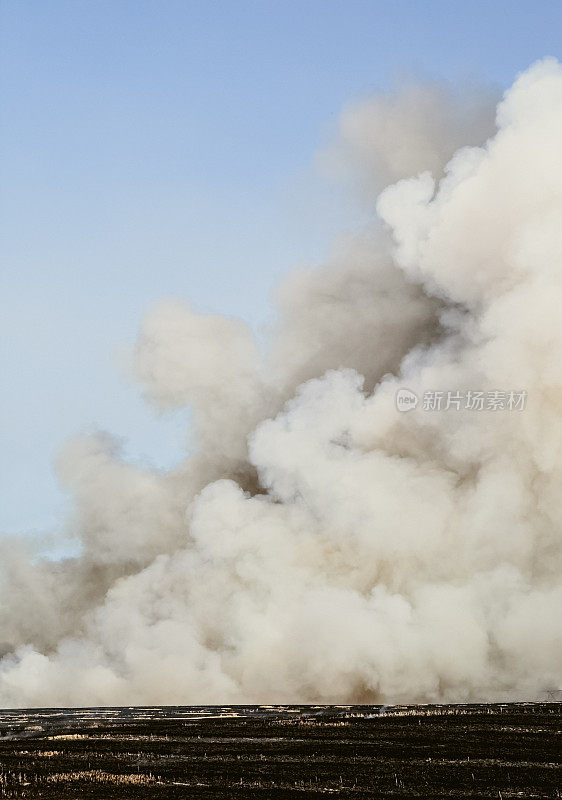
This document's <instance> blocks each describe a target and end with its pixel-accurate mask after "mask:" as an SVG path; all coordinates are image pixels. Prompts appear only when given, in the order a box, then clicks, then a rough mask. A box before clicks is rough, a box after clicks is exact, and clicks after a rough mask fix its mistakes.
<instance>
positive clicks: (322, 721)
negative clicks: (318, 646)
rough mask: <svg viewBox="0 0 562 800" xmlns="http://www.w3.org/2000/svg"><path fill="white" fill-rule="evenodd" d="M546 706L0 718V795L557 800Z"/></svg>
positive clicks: (556, 735) (552, 717) (197, 710)
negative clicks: (553, 799) (533, 799)
mask: <svg viewBox="0 0 562 800" xmlns="http://www.w3.org/2000/svg"><path fill="white" fill-rule="evenodd" d="M560 712H561V706H560V704H559V703H540V704H527V703H522V704H504V705H461V706H393V707H390V708H384V707H380V706H318V707H316V706H275V707H273V706H267V707H264V706H245V707H242V706H234V707H214V706H212V707H209V706H207V707H185V708H183V707H168V708H162V707H158V708H119V709H80V710H73V709H57V710H53V709H47V710H33V711H5V712H0V798H39V797H41V798H48V799H49V800H55V798H57V800H63V799H64V798H69V800H70V798H72V800H78V798H96V800H105V799H106V798H146V800H148V799H150V800H155V799H156V798H177V799H179V798H182V799H185V798H193V799H194V800H195V799H199V798H201V800H202V799H203V798H207V799H209V798H225V799H226V798H239V799H240V800H242V799H243V800H246V799H247V800H254V798H255V800H258V798H260V800H266V798H279V800H286V799H288V798H302V797H309V798H314V797H318V798H319V797H325V796H326V795H334V796H337V797H339V798H386V797H389V798H406V797H408V798H413V797H420V798H427V799H428V800H429V798H431V800H437V798H449V797H451V798H453V797H454V798H502V799H506V798H514V797H517V798H559V797H560V794H559V789H560V786H561V772H560V721H561V713H560Z"/></svg>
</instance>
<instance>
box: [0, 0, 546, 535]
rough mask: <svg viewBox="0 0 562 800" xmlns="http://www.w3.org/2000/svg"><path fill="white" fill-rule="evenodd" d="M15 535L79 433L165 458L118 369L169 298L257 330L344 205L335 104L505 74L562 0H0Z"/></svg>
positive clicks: (169, 454) (6, 344) (535, 42)
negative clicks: (286, 275) (332, 173)
mask: <svg viewBox="0 0 562 800" xmlns="http://www.w3.org/2000/svg"><path fill="white" fill-rule="evenodd" d="M0 29H1V31H0V36H1V41H0V50H1V52H0V70H1V71H0V91H1V95H2V109H1V118H2V130H1V134H0V148H1V150H0V159H1V174H2V197H1V264H2V267H1V272H2V274H1V312H2V316H1V322H0V330H1V333H0V335H1V378H2V390H1V395H0V398H1V400H0V414H1V425H2V444H1V448H0V459H1V462H2V466H1V485H2V490H1V491H2V497H1V508H0V530H2V531H4V532H20V531H21V532H23V531H28V530H33V529H49V528H51V527H52V526H53V525H55V524H56V523H57V521H58V520H60V518H61V516H62V513H63V506H64V501H63V498H62V496H61V495H60V494H59V492H58V490H57V487H56V482H55V479H54V476H53V472H52V466H51V462H52V457H53V454H54V452H55V451H56V449H57V447H58V446H59V445H60V444H61V443H62V441H63V440H64V439H65V437H67V436H68V435H70V434H71V433H72V432H74V431H76V430H80V429H92V428H93V427H102V428H104V429H109V430H111V431H112V432H114V433H117V434H119V435H122V436H124V437H125V439H126V440H127V442H128V445H127V452H128V454H129V456H130V457H131V458H133V459H142V460H144V461H145V462H147V463H148V462H151V461H152V462H153V463H155V464H157V465H159V466H166V465H169V464H172V463H174V461H175V460H177V459H178V458H179V456H180V453H181V430H182V427H183V426H184V425H185V419H178V418H177V417H172V418H167V419H159V420H158V419H155V418H154V417H153V416H152V415H151V412H150V411H149V410H148V409H147V408H145V406H144V404H143V403H142V402H141V400H140V398H139V392H138V390H137V389H136V388H134V387H130V386H127V385H126V383H125V382H124V381H123V378H122V377H121V375H120V373H119V371H118V369H117V368H116V365H115V357H114V349H115V345H116V344H118V343H119V342H127V341H129V342H130V341H132V340H133V339H134V336H135V332H136V330H137V327H138V324H139V322H140V320H141V318H142V315H143V313H144V311H145V310H146V309H147V308H148V307H150V305H151V304H152V303H153V302H155V301H156V300H158V299H159V298H160V297H162V296H165V295H170V294H174V295H182V296H186V297H189V298H190V299H191V300H192V302H193V304H194V305H195V307H196V308H197V309H200V310H205V311H206V310H209V311H217V312H224V313H228V314H235V315H238V316H242V317H244V318H246V319H248V320H249V321H250V322H251V323H252V324H254V325H256V326H258V325H259V324H260V323H261V322H263V321H264V320H265V319H266V318H267V316H268V313H270V312H269V307H268V294H269V292H270V290H271V288H272V287H273V286H274V284H275V282H276V280H277V278H278V276H279V274H280V273H281V272H282V271H283V270H285V269H287V268H289V267H291V266H292V265H295V264H298V263H302V262H310V261H316V260H318V259H319V258H320V257H321V254H322V252H323V251H324V249H325V248H326V247H327V246H328V244H329V238H330V235H331V234H332V232H333V230H334V228H335V226H336V224H337V222H338V220H337V219H336V218H337V217H338V213H337V212H336V211H334V208H333V204H332V202H331V199H330V194H329V193H330V191H331V190H330V188H329V187H327V186H324V187H323V188H319V187H318V186H316V184H315V182H314V180H313V179H312V178H311V164H312V161H313V156H314V153H315V151H316V150H317V149H318V148H319V147H322V146H323V145H326V144H327V143H328V142H329V141H330V137H331V135H332V134H333V131H334V129H335V124H336V120H337V117H338V114H339V112H340V111H341V109H342V107H343V106H344V105H346V104H348V103H349V102H351V101H353V100H354V99H358V98H362V97H365V96H367V95H368V94H369V93H371V92H373V91H376V90H378V89H388V88H390V87H391V86H392V84H393V81H394V79H395V77H396V76H397V75H400V74H408V75H420V76H425V77H437V78H446V79H450V80H453V81H454V80H457V79H464V78H467V77H476V78H480V79H484V80H486V81H490V82H493V83H495V84H497V85H499V87H500V88H504V87H505V86H507V85H509V84H510V83H511V81H512V80H513V78H514V76H515V74H516V73H517V72H518V71H519V70H521V69H523V68H525V67H526V66H528V64H530V63H531V62H532V61H534V60H535V59H537V58H539V57H542V56H544V55H554V56H558V57H560V55H561V53H560V50H561V49H562V2H560V0H552V1H551V0H535V1H534V2H522V0H509V1H508V0H488V2H482V1H481V0H473V1H472V2H457V0H448V2H445V1H444V0H423V1H422V0H1V2H0Z"/></svg>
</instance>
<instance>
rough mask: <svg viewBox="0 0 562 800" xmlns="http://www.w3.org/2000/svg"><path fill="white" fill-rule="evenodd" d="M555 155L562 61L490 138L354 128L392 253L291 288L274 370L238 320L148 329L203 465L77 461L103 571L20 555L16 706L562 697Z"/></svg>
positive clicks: (339, 257)
mask: <svg viewBox="0 0 562 800" xmlns="http://www.w3.org/2000/svg"><path fill="white" fill-rule="evenodd" d="M494 116H495V119H496V123H494ZM561 143H562V68H561V67H560V65H559V64H558V63H557V62H556V61H554V60H551V59H548V60H545V61H542V62H539V63H537V64H535V65H534V66H532V67H531V68H530V69H529V70H528V71H527V72H525V73H523V74H522V75H521V76H520V77H519V78H518V79H517V80H516V82H515V84H514V85H513V87H512V88H511V89H510V90H509V91H508V92H507V93H506V94H505V96H504V98H503V99H502V100H501V102H500V103H499V105H498V107H497V114H495V111H494V109H493V107H492V104H491V103H490V99H489V97H488V96H487V95H486V94H482V95H481V96H480V98H478V97H476V96H475V95H474V94H471V95H470V96H469V97H468V98H467V99H466V103H463V99H462V96H461V95H455V94H451V93H450V92H446V91H444V90H443V89H442V88H440V87H431V86H429V87H427V86H426V87H422V88H419V89H417V90H416V89H408V90H407V91H406V93H403V94H398V95H397V96H384V97H379V98H375V99H373V100H372V101H368V102H366V103H363V104H361V105H360V106H358V107H356V108H355V109H351V110H349V111H348V112H346V114H345V115H344V117H343V119H342V126H341V134H340V140H339V142H338V145H337V147H336V150H335V151H332V152H331V154H329V155H328V158H332V159H336V160H337V159H340V160H341V159H344V160H346V163H347V164H351V165H352V166H353V169H354V170H355V171H356V174H357V175H358V183H359V184H360V185H361V190H362V191H363V192H364V193H365V197H367V198H368V199H370V200H372V199H373V198H374V197H375V195H378V200H377V201H376V208H377V214H376V215H375V214H373V223H372V225H371V226H370V229H369V230H367V231H365V232H364V233H363V234H361V235H353V236H351V235H349V236H347V237H342V239H341V240H340V241H339V242H338V244H337V246H336V247H335V248H334V253H333V256H332V258H331V260H330V261H329V263H327V264H326V265H325V266H324V267H323V268H319V269H313V270H309V271H300V272H295V273H294V274H291V275H290V276H289V277H288V278H287V280H286V281H285V282H284V283H283V284H282V286H281V288H280V289H279V291H278V294H277V305H278V309H279V315H278V323H277V325H276V328H275V330H274V331H272V333H271V337H270V341H269V347H268V350H267V353H266V355H265V356H264V355H263V353H262V352H261V348H258V346H257V345H256V342H255V340H254V337H253V335H252V331H251V330H250V328H249V327H248V326H247V325H245V324H244V323H242V322H240V321H237V320H235V319H230V318H224V317H220V316H209V315H199V314H196V313H194V311H193V310H192V309H191V308H190V307H189V305H188V304H187V303H184V302H179V301H178V302H166V303H162V304H161V305H160V306H158V307H157V308H156V309H154V310H153V311H152V312H151V313H150V314H149V315H148V317H147V318H146V319H145V321H144V322H143V324H142V328H141V331H140V334H139V338H138V341H137V343H136V347H135V352H134V358H133V361H134V363H133V370H134V372H135V374H136V376H137V377H138V380H139V382H140V384H141V385H142V387H143V390H144V392H145V394H146V396H147V398H148V399H149V400H150V402H152V403H155V404H156V405H157V406H158V407H160V408H162V409H174V408H182V407H185V406H191V407H192V408H193V426H194V433H193V439H194V442H195V445H196V452H195V454H194V455H193V456H192V457H190V458H188V459H186V461H185V462H184V463H183V464H181V466H180V467H178V468H177V469H175V470H173V471H171V472H169V473H162V472H157V471H151V470H142V469H139V468H137V467H133V466H131V465H129V464H127V463H125V462H124V461H123V460H122V459H121V458H120V452H119V445H118V442H117V441H116V440H115V439H113V438H112V437H110V436H109V435H106V434H100V435H97V436H92V437H86V438H78V439H76V440H74V441H72V442H70V443H69V444H68V445H67V446H66V448H65V449H64V452H63V453H62V455H61V457H60V459H59V461H58V472H59V475H60V480H61V482H62V484H63V485H64V486H65V487H66V488H67V489H68V490H69V491H70V492H71V493H72V495H73V496H74V499H75V512H74V515H73V518H72V519H71V520H70V521H69V530H72V532H73V533H74V534H75V535H76V536H78V537H79V539H80V541H81V545H82V551H81V554H80V556H79V557H77V558H72V559H66V560H63V561H61V562H56V563H54V562H51V561H48V560H46V559H44V558H43V559H42V558H37V557H30V554H29V553H27V552H23V550H20V549H18V546H17V545H16V543H14V542H13V541H11V542H10V543H9V545H6V546H5V547H4V552H3V556H2V571H3V577H2V583H1V593H2V597H1V618H0V623H1V630H2V633H1V637H0V638H1V639H2V640H3V642H4V644H3V651H2V654H3V655H4V657H3V659H2V660H1V661H0V706H34V705H39V706H44V705H67V706H68V705H98V704H107V705H109V704H127V705H129V704H148V703H157V704H168V703H169V704H175V703H183V704H188V703H242V702H248V703H267V702H277V703H281V702H297V701H300V702H339V703H351V702H380V701H384V702H402V701H410V702H419V701H422V702H423V701H468V700H472V701H485V700H492V699H496V700H497V699H535V698H537V697H539V696H540V695H541V693H542V692H543V690H544V689H545V688H546V687H551V686H557V685H560V682H561V681H562V674H561V664H562V632H561V627H560V622H559V615H560V609H561V608H562V585H561V582H560V574H561V570H560V567H561V563H560V560H561V559H560V530H561V526H562V502H561V494H560V492H561V486H562V425H561V415H562V358H561V357H560V353H561V352H562V315H561V313H560V306H561V302H562V151H561V147H562V144H561ZM242 290H243V288H242ZM402 388H407V389H408V390H409V391H410V392H411V393H413V394H415V395H416V396H417V397H418V398H420V402H419V403H418V405H417V407H416V408H415V409H413V410H411V411H408V412H407V413H404V412H402V411H400V410H398V409H397V407H396V403H395V397H396V393H397V391H398V390H399V389H402ZM477 390H478V391H482V392H484V394H485V395H486V396H488V397H496V395H494V393H495V392H505V393H506V394H505V405H504V407H503V408H501V407H496V410H492V408H493V406H490V407H487V406H485V407H484V408H483V409H481V410H479V409H478V408H474V407H472V408H466V405H467V403H466V402H465V399H466V398H467V396H468V392H474V391H477ZM510 391H516V392H523V391H524V392H526V393H527V395H526V405H525V407H524V409H523V410H521V409H517V408H513V409H510V408H509V407H508V405H507V404H508V400H507V398H508V396H509V392H510ZM437 392H442V393H443V395H442V396H443V398H446V397H447V396H448V393H449V392H450V393H452V394H453V396H456V394H457V393H458V394H459V395H461V396H462V398H463V399H462V402H461V403H459V404H458V406H457V405H455V404H454V403H453V404H449V406H450V407H449V408H448V409H447V408H446V407H445V406H446V403H445V402H444V404H443V406H442V407H441V409H440V410H438V409H436V408H435V407H434V408H433V410H430V409H429V408H427V407H425V401H423V402H422V398H424V397H425V396H427V395H428V393H429V394H431V395H432V396H433V397H434V398H435V396H436V395H435V393H437Z"/></svg>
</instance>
